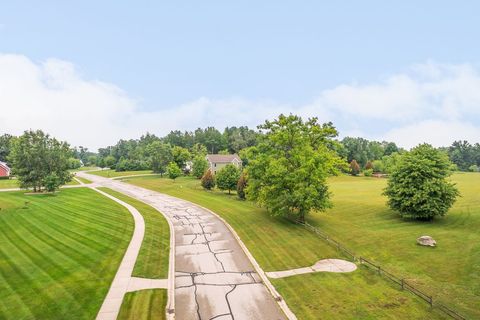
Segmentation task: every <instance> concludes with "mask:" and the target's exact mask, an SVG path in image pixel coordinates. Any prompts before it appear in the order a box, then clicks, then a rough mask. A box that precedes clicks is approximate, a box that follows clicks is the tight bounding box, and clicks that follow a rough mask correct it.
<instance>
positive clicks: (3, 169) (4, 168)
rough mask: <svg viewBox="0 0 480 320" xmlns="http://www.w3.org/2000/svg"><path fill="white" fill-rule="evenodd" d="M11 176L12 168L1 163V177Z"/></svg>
mask: <svg viewBox="0 0 480 320" xmlns="http://www.w3.org/2000/svg"><path fill="white" fill-rule="evenodd" d="M9 176H10V168H9V167H8V166H7V164H6V163H5V162H0V177H9Z"/></svg>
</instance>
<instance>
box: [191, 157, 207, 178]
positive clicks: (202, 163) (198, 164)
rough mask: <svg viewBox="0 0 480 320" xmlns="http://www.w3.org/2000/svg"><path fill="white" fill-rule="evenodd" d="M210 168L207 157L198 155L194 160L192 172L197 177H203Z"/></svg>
mask: <svg viewBox="0 0 480 320" xmlns="http://www.w3.org/2000/svg"><path fill="white" fill-rule="evenodd" d="M207 169H208V162H207V160H206V159H205V157H202V156H198V157H196V158H195V159H194V160H193V165H192V174H193V176H194V177H195V178H197V179H201V178H202V177H203V175H204V174H205V171H207Z"/></svg>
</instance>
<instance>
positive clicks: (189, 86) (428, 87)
mask: <svg viewBox="0 0 480 320" xmlns="http://www.w3.org/2000/svg"><path fill="white" fill-rule="evenodd" d="M479 11H480V3H478V2H474V1H462V2H453V1H448V2H447V1H421V2H420V1H401V2H400V1H398V2H397V3H395V4H394V3H393V2H385V1H355V2H354V1H335V2H334V1H330V2H328V3H327V2H326V1H325V2H320V1H303V2H300V1H262V2H261V3H260V1H241V2H240V1H238V2H235V3H233V2H231V1H230V2H228V1H188V2H187V1H183V2H179V1H176V2H173V1H172V2H168V3H167V2H163V1H162V2H160V1H135V2H133V1H128V2H127V1H122V2H120V1H81V2H76V3H75V4H74V3H73V2H69V1H42V2H39V1H0V54H1V55H2V56H0V59H3V60H4V61H3V63H2V62H1V60H0V79H1V77H2V76H1V74H2V73H3V74H4V80H5V82H4V83H2V82H1V80H0V92H2V90H1V89H2V84H3V89H5V90H3V92H4V93H3V94H2V93H0V108H1V109H4V108H8V106H13V107H14V109H22V108H24V109H22V112H19V114H18V115H17V117H14V119H15V121H13V120H8V119H6V118H3V119H2V117H4V116H0V131H4V130H5V131H8V132H12V133H18V132H19V131H21V130H24V129H27V128H28V127H39V128H44V129H45V130H47V131H49V132H51V133H52V134H55V135H59V136H60V137H62V138H65V139H69V140H70V141H72V143H73V144H77V145H78V144H85V145H88V146H90V147H91V148H96V147H98V146H100V145H101V144H103V143H113V142H114V141H115V140H116V139H119V138H122V137H123V138H130V137H135V136H136V135H137V134H140V133H141V132H144V131H147V130H148V131H150V132H155V133H158V134H164V133H166V132H168V131H169V130H171V129H173V128H179V129H194V128H195V127H198V126H205V125H215V126H218V127H223V126H225V125H229V124H231V125H241V124H246V125H250V126H253V125H255V124H258V123H260V122H263V120H265V118H267V117H273V116H275V115H276V114H277V112H276V111H278V113H279V112H293V113H299V114H301V115H305V116H313V115H316V116H319V117H320V119H321V120H323V121H327V120H328V121H329V120H332V121H334V123H335V124H336V125H337V127H338V128H339V130H340V131H341V133H342V135H347V134H352V135H364V136H366V137H369V138H376V139H383V138H388V139H391V140H394V141H396V142H398V143H399V144H402V145H404V146H407V147H409V146H412V145H414V144H416V143H418V142H423V141H427V142H431V143H433V144H436V145H441V144H448V143H449V142H451V140H452V139H457V138H466V139H470V140H475V137H478V136H480V129H479V128H480V115H479V113H480V111H479V109H480V104H477V102H479V101H480V100H479V98H478V96H477V95H475V91H476V89H478V91H479V92H480V88H478V87H477V85H478V84H479V82H477V80H478V78H479V77H478V70H479V63H480V61H479V59H480V58H479V57H480V45H479V44H478V39H479V38H480V37H479V36H480V20H479V19H478V12H479ZM2 66H3V69H2ZM26 69H28V71H27V70H26ZM7 75H8V77H7ZM12 77H13V78H15V79H17V77H18V79H17V80H18V81H15V82H16V84H17V86H16V87H12V86H13V85H12V83H11V82H12V81H10V80H8V79H11V78H12ZM34 82H35V83H34ZM52 83H54V84H52ZM87 87H88V88H89V89H86V88H87ZM464 87H468V88H470V89H469V90H465V89H462V88H464ZM6 88H8V90H6ZM432 88H433V89H432ZM84 90H87V91H84ZM102 90H103V91H102ZM404 90H406V91H404ZM5 91H8V92H10V94H5ZM12 92H19V93H20V92H21V94H22V95H27V96H29V95H30V96H31V97H32V98H31V99H30V100H29V101H23V102H22V101H21V100H22V99H24V98H22V99H15V96H13V94H12ZM39 92H40V93H39ZM385 95H387V96H385ZM87 97H88V98H87ZM405 97H407V98H405ZM18 100H20V101H18ZM98 101H100V102H98ZM397 101H401V103H396V102H397ZM21 102H22V103H21ZM80 102H81V103H80ZM82 103H83V104H84V105H85V106H84V107H82V106H81V105H82ZM16 104H18V108H17V107H16ZM366 104H368V105H366ZM26 105H29V107H28V108H30V109H28V108H27V107H26ZM59 105H62V107H60V106H59ZM457 105H458V106H457ZM62 108H63V109H62ZM78 108H85V109H84V110H85V111H86V112H87V113H88V112H91V113H93V114H95V113H97V117H103V118H102V119H98V121H93V123H92V130H93V133H92V134H91V135H86V134H85V133H83V134H82V133H81V132H80V131H76V129H74V128H72V127H71V126H62V125H58V124H55V123H54V121H51V120H48V119H42V117H34V116H28V115H31V114H32V113H33V114H35V113H41V111H44V112H46V113H47V114H48V113H51V117H59V116H60V115H64V116H65V117H66V118H67V119H68V117H69V116H74V115H75V110H78ZM32 109H34V110H33V111H32ZM391 109H392V110H391ZM399 109H400V110H409V112H407V113H406V114H405V112H398V110H399ZM59 110H60V111H59ZM439 110H441V112H440V111H439ZM445 110H447V111H445ZM445 112H447V113H448V116H445V115H444V114H443V113H445ZM357 113H358V114H357ZM372 113H375V114H372ZM93 114H91V115H93ZM109 114H110V115H111V116H110V117H109ZM392 115H393V116H392ZM51 117H50V118H51ZM186 118H188V119H186ZM80 120H81V121H87V120H88V119H87V118H84V117H83V116H82V117H80V118H79V121H80ZM100 120H101V121H100ZM102 121H103V122H102ZM372 123H375V125H372ZM452 124H453V125H452ZM445 125H449V126H448V127H444V126H445ZM25 126H28V127H25ZM93 126H104V127H107V128H109V132H108V133H107V132H105V130H103V131H98V132H97V131H96V130H95V128H93ZM2 127H3V128H4V130H2ZM461 128H463V129H465V128H467V129H468V130H466V131H461V130H460V132H459V129H461ZM463 129H462V130H463ZM402 130H403V131H402ZM437 130H440V131H444V132H445V134H444V135H442V136H441V137H438V136H435V135H432V131H437ZM0 133H1V132H0ZM409 133H411V135H414V136H415V137H411V136H409ZM99 135H101V136H102V138H101V139H99V138H98V136H99ZM82 139H83V140H82ZM477 141H478V139H477Z"/></svg>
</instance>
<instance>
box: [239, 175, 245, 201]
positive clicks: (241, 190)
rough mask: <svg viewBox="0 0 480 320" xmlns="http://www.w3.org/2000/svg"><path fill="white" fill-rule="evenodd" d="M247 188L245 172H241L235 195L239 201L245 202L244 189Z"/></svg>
mask: <svg viewBox="0 0 480 320" xmlns="http://www.w3.org/2000/svg"><path fill="white" fill-rule="evenodd" d="M246 187H247V177H246V176H245V172H242V174H241V175H240V179H238V182H237V195H238V197H239V198H240V199H242V200H245V198H246V197H245V188H246Z"/></svg>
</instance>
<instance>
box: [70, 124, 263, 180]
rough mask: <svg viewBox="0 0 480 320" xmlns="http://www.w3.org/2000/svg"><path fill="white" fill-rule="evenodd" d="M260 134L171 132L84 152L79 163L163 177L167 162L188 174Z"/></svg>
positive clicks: (253, 142)
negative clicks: (195, 164)
mask: <svg viewBox="0 0 480 320" xmlns="http://www.w3.org/2000/svg"><path fill="white" fill-rule="evenodd" d="M260 136H261V133H260V132H258V131H255V130H252V129H249V128H248V127H246V126H245V127H227V128H225V130H224V131H223V133H222V132H220V131H219V130H217V129H215V128H214V127H207V128H205V129H201V128H198V129H197V130H195V131H184V132H181V131H178V130H176V131H171V132H170V133H169V134H168V135H166V136H165V137H157V136H156V135H154V134H150V133H147V134H145V135H143V136H142V137H140V139H131V140H120V141H118V142H117V144H115V145H113V146H108V147H105V148H100V149H99V150H98V154H96V155H93V154H89V153H88V151H84V152H83V153H82V152H81V150H79V154H83V158H81V160H82V162H83V163H87V164H91V165H93V164H95V165H97V166H99V167H110V168H113V169H116V170H117V171H126V170H147V169H151V170H153V171H154V172H158V173H164V172H165V171H166V167H167V165H168V164H169V163H170V162H175V163H176V164H177V165H178V167H180V168H182V169H186V170H189V169H190V168H189V167H188V166H187V163H188V162H190V161H193V160H194V159H195V158H197V157H204V156H205V155H207V154H208V153H211V154H216V153H221V154H233V153H240V151H241V150H243V149H246V148H248V147H252V146H255V145H256V144H257V143H258V140H259V137H260Z"/></svg>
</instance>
